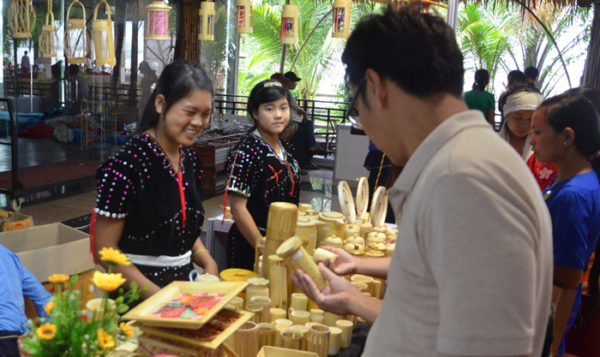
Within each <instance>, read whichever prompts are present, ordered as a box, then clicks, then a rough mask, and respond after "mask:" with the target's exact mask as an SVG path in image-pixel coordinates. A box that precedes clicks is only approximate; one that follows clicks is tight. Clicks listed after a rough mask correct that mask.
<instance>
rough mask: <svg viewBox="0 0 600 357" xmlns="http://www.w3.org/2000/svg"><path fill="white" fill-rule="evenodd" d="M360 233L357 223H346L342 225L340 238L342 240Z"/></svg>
mask: <svg viewBox="0 0 600 357" xmlns="http://www.w3.org/2000/svg"><path fill="white" fill-rule="evenodd" d="M359 234H360V226H359V225H358V224H346V225H345V226H344V233H343V235H342V238H343V239H344V240H346V239H348V238H350V237H352V236H357V235H359Z"/></svg>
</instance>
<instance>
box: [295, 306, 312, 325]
mask: <svg viewBox="0 0 600 357" xmlns="http://www.w3.org/2000/svg"><path fill="white" fill-rule="evenodd" d="M290 320H292V322H293V323H294V325H304V324H305V323H307V322H308V321H310V312H308V311H304V310H293V311H292V313H291V314H290Z"/></svg>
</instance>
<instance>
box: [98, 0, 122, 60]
mask: <svg viewBox="0 0 600 357" xmlns="http://www.w3.org/2000/svg"><path fill="white" fill-rule="evenodd" d="M103 4H104V7H105V9H106V19H100V20H99V19H98V9H99V8H100V6H102V5H103ZM92 40H93V42H94V50H95V53H96V65H97V66H98V67H100V68H102V67H103V66H104V65H109V66H114V65H115V64H116V63H117V62H116V57H115V46H114V42H113V21H112V18H111V10H110V5H109V4H108V2H106V0H101V1H100V2H99V3H98V4H97V5H96V8H95V9H94V19H93V20H92Z"/></svg>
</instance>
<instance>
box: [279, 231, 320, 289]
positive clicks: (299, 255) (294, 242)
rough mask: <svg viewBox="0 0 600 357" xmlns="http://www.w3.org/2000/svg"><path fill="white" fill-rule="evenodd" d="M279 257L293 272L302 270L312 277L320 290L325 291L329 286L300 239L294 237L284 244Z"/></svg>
mask: <svg viewBox="0 0 600 357" xmlns="http://www.w3.org/2000/svg"><path fill="white" fill-rule="evenodd" d="M277 255H279V256H280V257H281V258H283V259H284V260H285V263H286V264H287V266H288V267H289V268H290V270H291V271H292V272H295V271H296V270H297V269H300V270H302V271H303V272H304V273H306V274H307V275H308V276H310V277H311V278H312V280H313V281H314V282H315V285H316V286H317V288H318V289H319V290H323V289H324V288H325V287H326V286H327V283H326V282H325V280H324V279H323V277H322V276H321V272H320V271H319V267H318V266H317V264H316V263H315V262H314V260H313V259H312V257H311V256H310V255H308V253H307V252H306V249H304V247H303V246H302V242H301V241H300V239H299V238H298V237H292V238H290V239H288V240H286V241H285V242H283V243H282V244H281V246H280V247H279V248H278V249H277Z"/></svg>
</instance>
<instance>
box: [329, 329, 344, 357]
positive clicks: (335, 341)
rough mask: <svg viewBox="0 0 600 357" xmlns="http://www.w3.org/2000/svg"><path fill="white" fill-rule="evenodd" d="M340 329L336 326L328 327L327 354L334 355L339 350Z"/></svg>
mask: <svg viewBox="0 0 600 357" xmlns="http://www.w3.org/2000/svg"><path fill="white" fill-rule="evenodd" d="M341 337H342V330H341V329H340V328H338V327H330V328H329V355H330V356H335V355H337V354H338V353H339V352H340V340H341Z"/></svg>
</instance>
